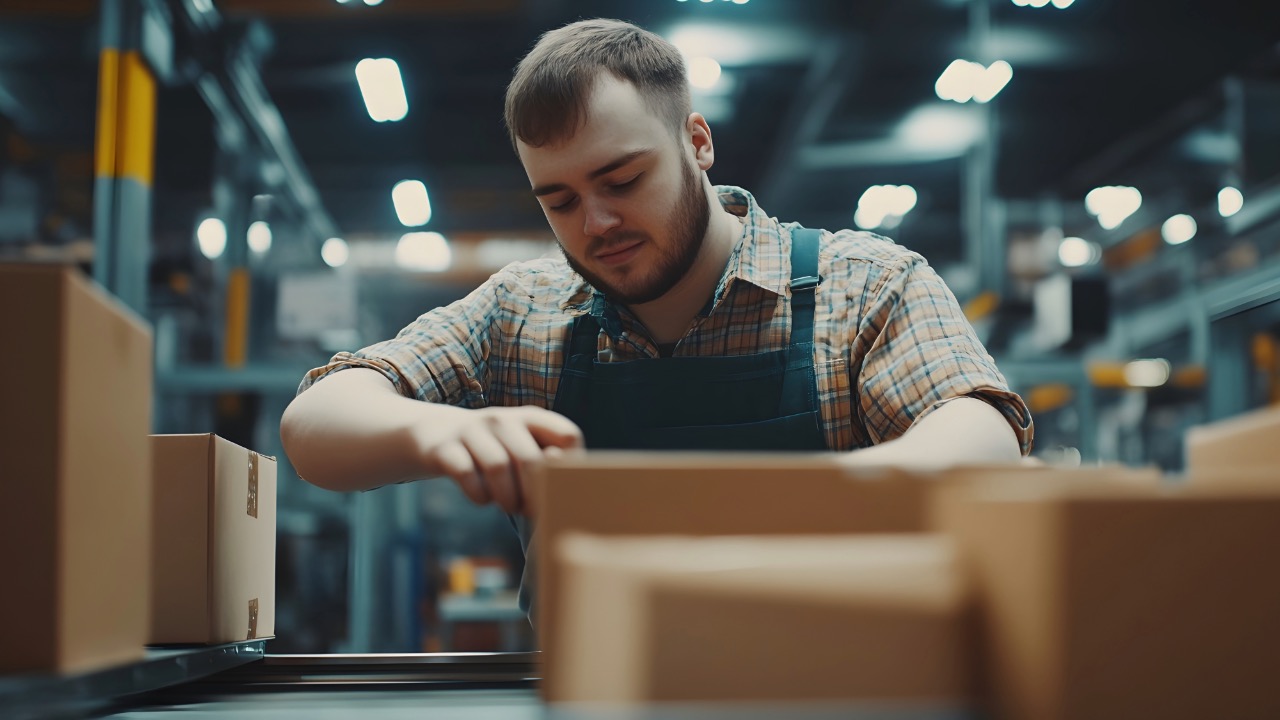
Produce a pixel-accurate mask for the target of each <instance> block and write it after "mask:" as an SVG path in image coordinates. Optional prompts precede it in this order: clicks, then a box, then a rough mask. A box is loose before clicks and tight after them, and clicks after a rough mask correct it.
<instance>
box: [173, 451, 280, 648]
mask: <svg viewBox="0 0 1280 720" xmlns="http://www.w3.org/2000/svg"><path fill="white" fill-rule="evenodd" d="M151 450H152V453H153V457H154V468H155V506H154V507H155V512H154V518H155V536H156V542H155V544H154V545H153V546H152V552H151V567H152V574H153V576H154V582H153V583H152V586H151V587H152V590H151V598H152V602H151V606H152V613H151V635H150V641H151V642H152V643H153V644H168V643H183V644H189V643H223V642H233V641H236V640H251V639H254V638H263V637H271V636H273V635H275V609H276V460H275V458H273V457H270V456H267V455H259V454H258V453H255V452H252V451H250V450H246V449H245V448H242V447H240V446H239V445H236V444H234V443H231V442H228V441H227V440H224V439H223V438H220V437H218V436H216V435H210V434H205V435H155V436H152V438H151Z"/></svg>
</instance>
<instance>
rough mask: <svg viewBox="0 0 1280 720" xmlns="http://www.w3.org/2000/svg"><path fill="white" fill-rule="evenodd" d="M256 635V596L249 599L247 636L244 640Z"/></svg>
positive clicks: (251, 638)
mask: <svg viewBox="0 0 1280 720" xmlns="http://www.w3.org/2000/svg"><path fill="white" fill-rule="evenodd" d="M256 637H258V598H254V599H252V600H250V601H249V636H248V637H246V638H245V640H253V639H254V638H256Z"/></svg>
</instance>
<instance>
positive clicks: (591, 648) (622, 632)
mask: <svg viewBox="0 0 1280 720" xmlns="http://www.w3.org/2000/svg"><path fill="white" fill-rule="evenodd" d="M561 550H562V553H561V554H562V556H563V559H564V561H565V581H564V589H565V594H564V597H563V599H562V601H563V603H564V606H565V608H566V609H568V610H569V611H570V612H569V617H570V621H569V622H566V623H564V624H562V625H560V626H558V628H557V630H558V632H559V633H560V638H559V641H558V643H557V645H558V647H559V648H560V649H561V651H562V653H563V655H564V662H563V665H562V673H563V674H562V676H561V677H560V682H559V683H558V695H557V697H556V698H555V699H556V701H558V702H567V703H584V702H585V703H605V704H616V703H624V704H625V703H651V702H695V701H815V700H824V701H858V702H873V703H893V704H895V705H901V704H904V703H906V704H914V705H922V706H930V707H955V706H958V705H963V704H965V703H967V702H969V700H970V699H971V696H972V682H971V680H970V675H969V671H970V669H971V668H972V667H973V666H974V665H975V662H974V658H973V657H972V655H973V651H972V646H971V632H970V628H969V612H968V610H969V607H968V594H967V593H966V592H965V590H964V588H963V587H962V584H961V580H960V575H959V573H958V569H957V567H956V563H955V557H954V555H955V553H954V550H953V548H952V546H951V542H950V541H949V540H948V539H946V538H943V537H941V536H929V535H895V536H861V537H848V536H843V537H841V536H831V537H824V538H812V537H806V538H799V537H751V538H738V537H732V538H729V537H726V538H688V537H670V536H667V537H656V538H604V537H600V536H590V535H581V534H571V535H569V536H567V537H566V538H565V539H564V541H563V542H562V544H561Z"/></svg>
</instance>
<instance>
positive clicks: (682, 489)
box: [526, 452, 928, 689]
mask: <svg viewBox="0 0 1280 720" xmlns="http://www.w3.org/2000/svg"><path fill="white" fill-rule="evenodd" d="M874 477H876V478H877V479H876V480H868V481H865V482H863V481H858V480H856V479H854V478H852V477H851V476H850V475H848V474H847V471H846V470H845V469H844V468H842V467H841V466H840V465H838V464H837V463H836V462H835V456H834V455H832V454H830V453H820V454H819V453H814V454H803V455H802V454H789V455H766V454H747V453H739V454H733V453H636V452H589V453H584V454H581V455H574V456H568V457H564V458H561V459H557V460H554V461H551V462H549V463H547V464H546V465H545V466H544V467H543V468H542V469H541V470H540V473H539V475H538V476H537V477H536V478H535V496H536V497H537V498H538V499H537V502H536V504H535V507H536V509H537V521H536V522H537V531H536V534H535V536H534V540H533V543H532V547H531V549H530V550H529V554H530V556H531V557H530V558H529V561H531V562H533V563H534V566H535V568H534V569H535V572H536V577H537V588H536V594H535V600H534V612H535V615H536V618H535V620H536V622H537V626H538V640H539V643H540V645H541V649H542V663H543V673H544V677H545V678H546V679H547V682H546V683H545V684H544V688H548V689H550V688H553V686H554V682H555V681H554V678H555V674H556V670H557V668H556V648H555V633H554V631H553V630H552V628H553V626H554V625H555V624H556V623H557V622H559V621H560V620H561V615H560V610H559V607H558V600H557V593H558V585H557V583H558V582H559V571H560V568H559V558H558V557H557V556H556V555H555V554H554V553H552V552H550V550H551V549H552V548H554V547H555V544H556V543H557V542H558V541H559V539H560V536H561V534H562V533H564V532H567V531H573V530H576V531H582V532H588V533H594V534H601V535H788V534H789V535H794V534H841V533H857V532H866V533H891V532H919V531H921V530H923V529H924V527H925V525H926V515H927V511H928V504H927V503H926V502H925V498H926V497H927V488H926V487H924V486H923V485H922V484H921V483H919V482H914V481H908V482H897V481H893V479H892V478H888V477H886V476H884V475H883V474H876V475H875V476H874ZM526 573H528V571H526Z"/></svg>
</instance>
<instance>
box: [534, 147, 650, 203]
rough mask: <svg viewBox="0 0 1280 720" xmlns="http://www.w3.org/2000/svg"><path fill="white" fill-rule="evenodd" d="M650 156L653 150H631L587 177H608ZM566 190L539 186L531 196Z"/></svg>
mask: <svg viewBox="0 0 1280 720" xmlns="http://www.w3.org/2000/svg"><path fill="white" fill-rule="evenodd" d="M651 154H653V148H641V149H639V150H632V151H631V152H629V153H627V154H626V155H622V156H621V157H618V158H615V159H613V160H610V161H609V162H607V163H605V164H604V165H601V166H600V167H598V168H596V169H595V170H592V171H591V172H589V173H587V177H588V178H590V179H591V180H595V179H596V178H598V177H600V176H601V175H608V174H609V173H611V172H613V171H614V170H617V169H618V168H620V167H623V166H625V165H626V164H628V163H630V162H633V161H635V160H637V159H639V158H642V157H645V156H647V155H651ZM567 189H569V186H568V185H565V184H564V183H552V184H550V185H539V186H538V187H536V188H534V189H533V194H534V195H538V196H542V195H550V194H552V193H558V192H560V191H561V190H567Z"/></svg>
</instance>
